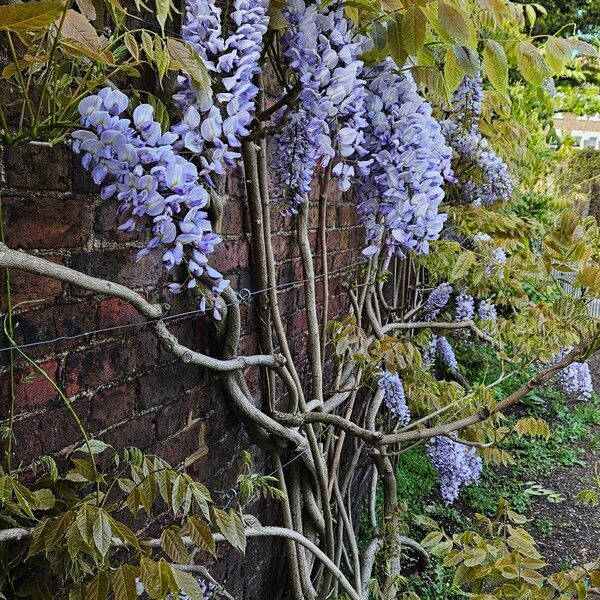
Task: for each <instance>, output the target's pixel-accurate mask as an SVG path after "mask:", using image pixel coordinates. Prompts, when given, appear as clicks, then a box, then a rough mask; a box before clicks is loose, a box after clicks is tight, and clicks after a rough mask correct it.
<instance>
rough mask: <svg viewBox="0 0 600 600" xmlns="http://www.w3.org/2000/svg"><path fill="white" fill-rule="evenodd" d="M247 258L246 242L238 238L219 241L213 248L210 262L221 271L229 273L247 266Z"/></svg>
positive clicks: (247, 248) (247, 247)
mask: <svg viewBox="0 0 600 600" xmlns="http://www.w3.org/2000/svg"><path fill="white" fill-rule="evenodd" d="M249 259H250V256H249V246H248V243H247V242H246V240H244V239H241V238H238V239H235V240H225V241H223V242H221V243H220V244H219V245H218V246H217V247H216V249H215V252H214V254H213V256H212V259H211V264H212V266H213V267H214V268H215V269H217V270H218V271H221V273H229V272H231V271H235V270H237V269H240V268H243V267H247V266H248V261H249Z"/></svg>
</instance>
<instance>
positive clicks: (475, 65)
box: [452, 46, 481, 77]
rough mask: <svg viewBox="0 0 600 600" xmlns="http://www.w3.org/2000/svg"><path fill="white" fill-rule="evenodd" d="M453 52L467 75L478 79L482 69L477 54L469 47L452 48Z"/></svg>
mask: <svg viewBox="0 0 600 600" xmlns="http://www.w3.org/2000/svg"><path fill="white" fill-rule="evenodd" d="M452 52H453V53H454V55H455V56H456V60H457V62H458V64H459V65H460V67H461V69H462V70H463V71H464V73H465V75H468V76H469V77H477V75H478V74H479V70H480V69H481V65H480V63H479V56H477V52H475V51H474V50H471V48H469V47H468V46H452Z"/></svg>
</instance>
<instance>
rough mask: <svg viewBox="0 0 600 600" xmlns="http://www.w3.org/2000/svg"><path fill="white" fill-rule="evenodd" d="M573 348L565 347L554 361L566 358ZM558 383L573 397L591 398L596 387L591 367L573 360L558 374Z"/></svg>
mask: <svg viewBox="0 0 600 600" xmlns="http://www.w3.org/2000/svg"><path fill="white" fill-rule="evenodd" d="M571 350H572V348H565V349H564V350H563V351H562V352H561V353H560V354H559V355H558V356H557V357H556V358H555V359H554V361H553V363H557V362H558V361H560V360H561V359H562V358H564V357H565V356H566V355H567V354H568V353H569V352H570V351H571ZM556 379H557V380H558V384H559V385H560V387H561V389H562V390H563V392H565V394H567V395H569V396H570V397H571V398H583V399H584V400H589V399H590V398H591V397H592V392H593V391H594V387H593V384H592V375H591V373H590V367H589V365H588V364H587V363H585V362H578V361H575V362H572V363H571V364H570V365H569V366H568V367H565V368H564V369H563V370H562V371H560V372H559V373H558V375H557V376H556Z"/></svg>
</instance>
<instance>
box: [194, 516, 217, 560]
mask: <svg viewBox="0 0 600 600" xmlns="http://www.w3.org/2000/svg"><path fill="white" fill-rule="evenodd" d="M187 524H188V527H189V530H190V537H191V538H192V542H194V544H195V545H196V546H198V548H200V549H201V550H206V551H207V552H210V553H211V554H212V555H213V556H215V557H216V555H217V554H216V551H217V545H216V543H215V539H214V537H213V534H212V532H211V530H210V527H209V526H208V524H207V523H205V522H204V521H202V520H201V519H198V518H197V517H188V519H187Z"/></svg>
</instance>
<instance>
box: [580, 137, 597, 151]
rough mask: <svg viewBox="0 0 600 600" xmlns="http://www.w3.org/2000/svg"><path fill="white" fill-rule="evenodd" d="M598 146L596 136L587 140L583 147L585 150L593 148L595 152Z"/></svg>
mask: <svg viewBox="0 0 600 600" xmlns="http://www.w3.org/2000/svg"><path fill="white" fill-rule="evenodd" d="M597 144H598V138H597V137H596V136H590V137H589V138H587V140H585V142H584V144H583V147H584V148H592V149H593V150H595V149H596V146H597Z"/></svg>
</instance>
